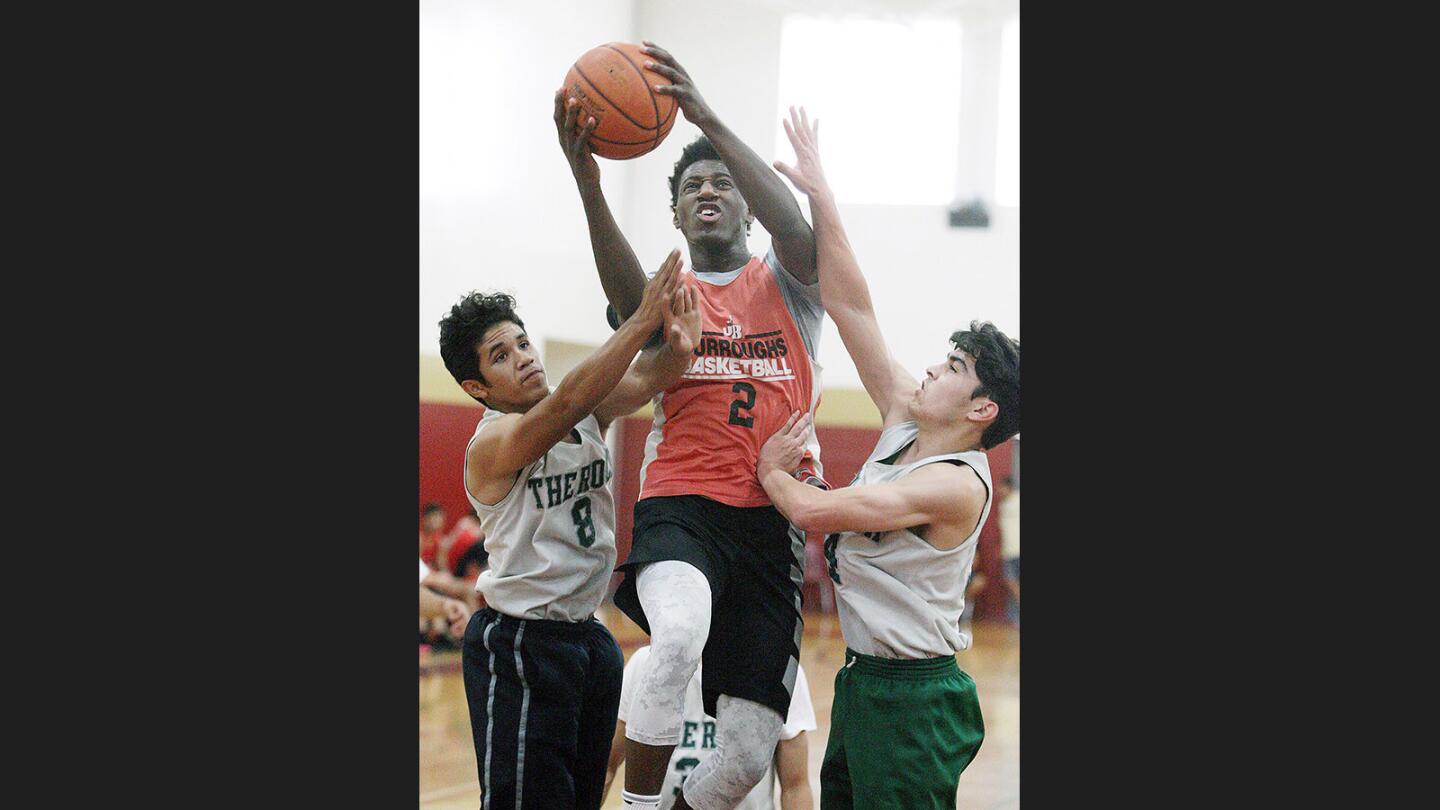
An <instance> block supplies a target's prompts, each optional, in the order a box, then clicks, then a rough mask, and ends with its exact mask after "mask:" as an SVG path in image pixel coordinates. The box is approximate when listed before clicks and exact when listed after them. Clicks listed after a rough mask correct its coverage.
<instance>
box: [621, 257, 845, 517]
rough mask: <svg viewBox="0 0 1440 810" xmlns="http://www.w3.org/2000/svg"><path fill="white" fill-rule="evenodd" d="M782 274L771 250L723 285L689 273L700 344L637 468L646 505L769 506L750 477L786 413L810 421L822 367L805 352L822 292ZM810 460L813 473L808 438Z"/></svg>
mask: <svg viewBox="0 0 1440 810" xmlns="http://www.w3.org/2000/svg"><path fill="white" fill-rule="evenodd" d="M785 272H786V271H784V270H783V269H781V268H780V267H779V264H778V262H777V260H776V259H775V255H774V253H773V252H772V253H770V254H769V255H767V256H766V257H765V259H764V260H761V259H760V258H759V257H758V256H752V257H751V258H750V261H749V262H747V263H746V264H745V266H744V267H743V268H742V269H741V270H740V271H739V275H737V276H735V278H734V280H732V281H730V282H728V283H723V284H717V283H713V282H712V281H706V280H705V279H706V278H707V277H708V278H712V279H721V278H724V276H725V274H719V273H705V274H703V275H701V274H697V275H695V277H694V286H695V289H696V292H697V293H698V295H697V298H698V299H699V306H700V318H701V326H700V329H701V336H700V345H699V346H697V347H696V349H695V353H694V356H693V357H692V358H691V362H690V368H689V369H688V370H687V371H686V372H685V374H684V376H683V377H682V378H681V380H680V382H679V383H677V384H676V385H675V386H674V387H673V388H670V389H669V390H667V391H665V392H664V393H662V394H661V395H660V396H659V402H658V403H657V407H656V408H655V421H654V425H653V427H652V428H651V430H650V436H649V438H648V439H647V440H646V442H645V458H644V461H643V462H642V464H641V467H640V497H641V498H642V499H643V498H654V497H660V496H666V495H701V496H704V497H706V498H710V499H712V500H716V501H720V502H721V503H726V504H729V505H731V506H741V507H748V506H766V505H768V504H769V503H770V498H769V496H768V495H766V494H765V490H764V488H762V487H761V486H760V481H759V479H758V478H756V477H755V462H756V460H757V459H759V457H760V447H761V445H763V444H764V443H765V440H766V439H769V438H770V436H771V435H772V434H774V433H775V431H777V430H779V429H780V428H781V427H783V426H784V425H785V421H786V420H787V419H789V418H790V414H791V413H792V412H794V411H800V412H802V413H813V412H814V411H815V408H816V407H818V406H819V404H820V379H819V377H820V367H819V366H818V365H816V364H815V363H814V361H813V358H812V357H811V352H810V350H809V349H807V348H806V344H807V338H808V343H809V345H811V346H813V345H815V344H816V342H818V340H819V331H820V317H821V309H820V301H819V286H818V284H817V285H811V286H810V287H803V286H802V285H800V284H799V282H797V281H795V280H794V279H792V278H789V277H788V276H785V277H783V278H781V277H780V275H781V274H784V273H785ZM782 284H785V285H786V286H787V288H788V289H787V290H785V291H783V292H782ZM787 297H788V298H789V299H790V303H789V305H787V300H786V299H787ZM792 306H793V307H796V308H797V309H796V311H797V312H800V313H803V316H804V317H802V319H801V323H798V324H797V321H796V317H795V315H793V314H792V309H791V307H792ZM802 330H803V332H802ZM809 452H810V455H811V456H812V457H813V460H814V466H815V467H816V470H817V472H819V469H820V447H819V445H818V444H817V443H815V439H814V434H813V433H812V434H811V438H810V447H809ZM822 474H823V473H822Z"/></svg>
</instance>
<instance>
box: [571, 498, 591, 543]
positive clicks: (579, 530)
mask: <svg viewBox="0 0 1440 810" xmlns="http://www.w3.org/2000/svg"><path fill="white" fill-rule="evenodd" d="M570 517H572V518H574V519H575V536H576V537H577V538H579V540H580V547H581V548H589V547H591V546H593V545H595V521H594V520H593V519H592V518H591V516H590V498H589V497H588V496H587V497H581V498H576V499H575V505H574V506H572V507H570Z"/></svg>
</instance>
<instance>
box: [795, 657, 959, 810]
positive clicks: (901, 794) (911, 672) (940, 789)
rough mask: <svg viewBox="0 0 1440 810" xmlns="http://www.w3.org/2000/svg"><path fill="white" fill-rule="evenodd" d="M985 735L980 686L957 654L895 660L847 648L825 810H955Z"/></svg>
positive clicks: (828, 751)
mask: <svg viewBox="0 0 1440 810" xmlns="http://www.w3.org/2000/svg"><path fill="white" fill-rule="evenodd" d="M984 738H985V724H984V722H983V721H982V720H981V718H980V701H979V699H977V698H976V696H975V682H974V681H973V680H971V679H970V676H969V675H966V674H965V673H964V672H961V671H960V667H959V666H957V665H956V663H955V656H953V655H951V656H945V657H943V658H924V659H917V660H908V661H902V660H896V659H891V658H876V657H875V656H871V655H861V654H859V653H857V652H855V651H854V650H851V649H846V650H845V666H843V667H841V669H840V671H839V672H838V673H836V674H835V702H834V705H833V706H832V707H831V712H830V739H829V741H828V742H827V743H826V745H825V760H824V764H823V765H821V767H820V808H821V810H890V809H891V808H894V810H900V809H901V808H904V810H921V808H935V810H940V808H947V810H954V807H955V794H956V792H957V791H958V790H959V785H960V772H961V771H963V770H965V767H966V766H967V765H969V764H970V761H971V760H972V759H974V758H975V754H976V752H978V751H979V750H980V742H981V740H983V739H984Z"/></svg>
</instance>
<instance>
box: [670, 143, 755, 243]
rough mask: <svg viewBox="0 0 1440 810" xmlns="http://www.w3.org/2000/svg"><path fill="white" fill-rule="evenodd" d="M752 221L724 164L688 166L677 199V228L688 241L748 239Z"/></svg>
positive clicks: (714, 162) (711, 161) (705, 161)
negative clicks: (749, 223)
mask: <svg viewBox="0 0 1440 810" xmlns="http://www.w3.org/2000/svg"><path fill="white" fill-rule="evenodd" d="M749 219H750V208H749V207H748V206H747V205H746V204H745V198H744V197H741V196H740V192H739V191H738V190H737V189H736V188H735V180H734V179H733V178H732V177H731V176H730V170H729V169H726V168H725V164H724V163H721V162H720V161H718V160H697V161H695V162H694V163H691V164H690V165H689V166H686V167H685V173H684V174H682V175H680V187H679V190H678V192H677V196H676V198H675V227H677V228H679V229H680V232H681V233H683V234H684V235H685V239H686V240H687V241H691V242H694V241H700V240H708V239H714V240H723V241H725V242H732V241H734V240H735V239H737V238H739V239H744V238H745V224H746V222H747V221H749Z"/></svg>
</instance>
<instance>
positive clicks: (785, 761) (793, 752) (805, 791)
mask: <svg viewBox="0 0 1440 810" xmlns="http://www.w3.org/2000/svg"><path fill="white" fill-rule="evenodd" d="M808 737H809V735H808V734H807V733H806V732H804V731H802V732H800V733H799V734H797V735H795V736H794V737H791V738H790V739H788V740H781V741H780V742H778V743H776V745H775V775H776V777H777V778H778V779H779V781H780V810H815V797H814V796H813V795H811V792H810V742H809V739H808Z"/></svg>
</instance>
